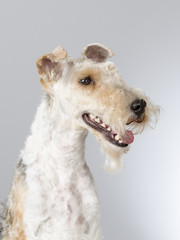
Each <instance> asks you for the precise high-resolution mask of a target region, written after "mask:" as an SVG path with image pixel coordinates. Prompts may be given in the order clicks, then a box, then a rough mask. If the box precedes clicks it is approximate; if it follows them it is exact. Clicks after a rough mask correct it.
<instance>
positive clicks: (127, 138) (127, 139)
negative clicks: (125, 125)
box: [121, 131, 134, 144]
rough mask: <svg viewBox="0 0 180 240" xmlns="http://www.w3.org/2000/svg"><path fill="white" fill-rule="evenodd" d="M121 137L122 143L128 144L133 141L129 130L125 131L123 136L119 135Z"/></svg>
mask: <svg viewBox="0 0 180 240" xmlns="http://www.w3.org/2000/svg"><path fill="white" fill-rule="evenodd" d="M121 139H122V141H123V142H124V143H126V144H130V143H132V142H133V141H134V135H133V133H132V132H131V131H126V132H125V134H124V136H121Z"/></svg>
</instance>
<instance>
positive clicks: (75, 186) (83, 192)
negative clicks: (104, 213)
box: [21, 101, 101, 240]
mask: <svg viewBox="0 0 180 240" xmlns="http://www.w3.org/2000/svg"><path fill="white" fill-rule="evenodd" d="M52 116H53V114H52V111H51V109H50V106H49V105H48V104H47V101H42V103H41V105H40V107H39V108H38V111H37V114H36V117H35V120H34V123H33V125H32V134H31V135H30V136H29V137H28V139H27V142H26V146H25V149H24V151H23V152H22V154H21V158H22V161H23V163H24V164H25V165H26V166H27V167H26V173H25V175H26V185H27V188H28V196H27V200H26V203H25V207H24V208H25V211H24V222H25V225H26V226H27V229H26V234H27V236H29V237H28V238H27V240H30V239H34V238H35V239H36V237H38V239H43V240H44V239H47V240H50V239H52V236H51V234H50V235H48V234H49V233H48V231H49V230H48V229H49V228H50V229H51V231H52V233H53V239H55V240H58V239H59V237H60V238H61V239H62V240H69V239H72V238H68V237H67V236H66V235H67V234H69V233H70V232H73V235H74V236H75V237H74V238H73V239H81V238H82V236H84V237H87V239H94V240H99V239H101V231H100V226H99V204H98V197H97V192H96V188H95V185H94V180H93V177H92V175H91V173H90V170H89V168H88V166H87V165H86V162H85V160H84V145H85V138H86V135H87V133H86V131H81V130H79V129H76V128H74V127H73V128H72V126H71V128H68V127H67V126H68V124H67V122H66V128H65V126H64V125H63V122H61V121H62V119H60V118H59V122H58V123H57V124H55V122H56V121H54V120H55V119H53V117H52ZM63 121H64V120H63ZM60 123H61V124H60ZM69 125H70V124H69ZM55 126H56V127H55ZM57 126H58V127H57ZM30 219H33V222H31V221H30ZM82 239H84V238H82Z"/></svg>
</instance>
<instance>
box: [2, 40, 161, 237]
mask: <svg viewBox="0 0 180 240" xmlns="http://www.w3.org/2000/svg"><path fill="white" fill-rule="evenodd" d="M113 55H114V54H113V52H112V50H111V49H109V48H107V47H105V46H103V45H102V44H98V43H94V44H90V45H88V46H86V47H85V48H84V49H83V50H82V57H81V58H78V59H75V60H73V59H72V58H70V57H69V56H68V54H67V52H66V50H64V49H63V48H62V47H61V46H58V47H57V48H56V49H55V50H54V51H53V52H51V53H49V54H46V55H43V56H42V57H41V58H39V59H38V61H37V69H38V72H39V74H40V82H41V85H42V88H43V90H44V94H43V97H42V101H41V104H40V106H39V108H38V110H37V113H36V116H35V119H34V122H33V124H32V127H31V134H30V136H29V137H28V138H27V140H26V143H25V147H24V149H23V150H22V151H21V153H20V157H19V159H18V163H17V166H16V170H15V176H14V180H13V183H12V189H11V192H10V194H9V197H8V201H7V203H6V204H5V206H3V207H2V214H1V215H2V217H1V220H0V222H1V234H0V239H1V240H52V239H53V240H60V239H61V240H100V239H102V231H101V226H100V210H99V200H98V196H97V191H96V187H95V183H94V180H93V177H92V174H91V172H90V170H89V168H88V166H87V164H86V162H85V159H84V152H85V139H86V136H87V133H88V132H90V133H92V134H93V135H94V136H95V137H96V138H97V140H98V141H99V143H100V145H101V148H102V150H103V151H104V152H105V153H106V161H105V169H106V170H107V171H116V170H118V169H120V168H121V166H122V164H121V160H120V159H121V156H122V155H123V153H125V152H127V151H128V150H129V146H130V144H132V143H133V141H134V134H137V133H141V132H142V131H143V129H144V128H145V127H146V126H149V125H151V124H152V123H154V122H156V121H157V118H158V114H159V108H158V106H156V105H153V104H152V103H151V101H150V99H149V98H148V97H147V96H145V95H144V93H143V92H141V91H140V90H137V89H134V88H132V87H130V86H128V85H127V83H125V82H124V81H123V80H122V78H121V76H120V74H119V72H118V70H117V69H116V67H115V65H114V64H113V63H112V62H110V61H108V60H107V59H108V58H110V57H112V56H113Z"/></svg>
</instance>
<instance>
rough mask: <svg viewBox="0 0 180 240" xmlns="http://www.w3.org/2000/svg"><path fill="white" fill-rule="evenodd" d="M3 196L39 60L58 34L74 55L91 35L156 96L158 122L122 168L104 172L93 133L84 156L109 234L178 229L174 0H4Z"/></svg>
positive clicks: (164, 239)
mask: <svg viewBox="0 0 180 240" xmlns="http://www.w3.org/2000/svg"><path fill="white" fill-rule="evenodd" d="M0 31H1V35H0V36H1V37H0V42H1V44H0V70H1V80H0V112H1V117H0V164H1V165H0V201H2V200H3V199H5V198H6V197H7V195H8V192H9V190H10V185H11V181H12V177H13V172H14V167H15V164H16V160H17V158H18V154H19V151H20V149H22V147H23V146H24V141H25V139H26V136H27V135H28V134H29V127H30V124H31V122H32V120H33V117H34V114H35V111H36V107H37V105H38V104H39V102H40V98H41V88H40V84H39V76H38V74H37V71H36V67H35V62H36V60H37V58H38V57H39V56H41V55H42V54H44V53H47V52H49V51H51V50H53V49H54V48H55V47H56V46H57V45H58V44H61V45H62V46H63V47H64V48H65V49H67V50H68V52H69V54H70V55H71V56H73V57H77V56H79V55H80V51H81V49H82V48H83V47H84V46H85V45H87V44H89V43H93V42H101V43H103V44H104V45H105V46H108V47H110V48H112V49H113V51H114V52H115V53H116V55H115V57H114V58H113V59H112V60H113V61H114V62H115V64H116V65H117V67H118V68H119V70H120V72H121V74H122V76H123V79H124V80H126V81H127V82H128V83H129V84H130V85H132V86H135V87H140V88H142V89H144V91H145V93H146V94H147V95H149V96H150V97H151V99H152V101H153V102H154V103H157V104H159V105H161V106H162V108H163V111H162V112H161V116H160V120H159V123H158V125H157V127H156V129H155V130H153V131H152V130H148V131H146V132H145V133H143V134H142V135H141V136H138V137H136V139H135V143H134V144H133V145H132V147H131V150H130V152H129V153H128V154H127V155H125V156H124V170H123V171H122V172H121V173H120V174H119V175H114V176H112V175H110V174H107V173H105V172H104V170H103V169H102V165H103V161H104V156H103V154H101V152H100V150H99V145H98V144H97V142H96V140H95V139H94V137H92V136H89V137H88V140H87V148H86V158H87V161H88V164H89V165H90V168H91V169H92V172H93V175H94V177H95V180H96V183H97V187H98V190H99V198H100V202H101V212H102V214H101V215H102V225H103V233H104V236H105V239H111V240H121V239H123V240H179V239H180V227H179V223H180V187H179V182H180V161H179V160H180V156H179V155H180V154H179V152H180V151H179V148H180V145H179V133H180V127H179V122H180V107H179V104H180V94H179V92H180V83H179V82H180V79H179V77H180V47H179V45H180V2H179V1H174V0H171V1H167V0H166V1H160V0H156V1H153V0H151V1H146V0H137V1H133V0H120V1H114V0H111V1H94V0H91V1H86V0H83V1H78V0H76V1H58V0H54V1H53V0H52V1H46V0H43V1H42V0H31V1H24V0H16V1H13V0H11V1H9V0H6V1H3V0H1V1H0Z"/></svg>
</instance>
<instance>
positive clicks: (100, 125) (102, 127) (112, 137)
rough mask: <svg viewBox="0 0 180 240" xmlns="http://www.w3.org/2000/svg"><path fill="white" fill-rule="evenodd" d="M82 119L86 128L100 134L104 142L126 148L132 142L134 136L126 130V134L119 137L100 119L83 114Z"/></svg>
mask: <svg viewBox="0 0 180 240" xmlns="http://www.w3.org/2000/svg"><path fill="white" fill-rule="evenodd" d="M82 118H83V120H84V122H85V123H86V124H87V125H88V126H90V127H92V128H94V129H95V130H97V131H98V132H100V133H102V134H103V135H104V137H105V139H106V140H108V141H109V142H110V143H112V144H114V145H116V146H118V147H127V146H128V144H130V143H132V142H133V141H134V135H133V133H132V132H131V131H128V130H126V132H125V133H124V134H123V135H122V136H120V135H119V134H117V133H116V132H114V131H113V129H112V128H111V127H110V126H109V125H107V124H105V123H104V122H103V121H102V119H101V118H99V117H96V116H94V115H93V114H90V113H84V114H83V115H82Z"/></svg>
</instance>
